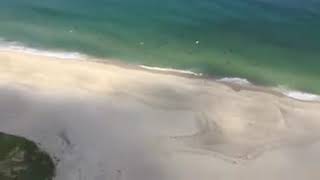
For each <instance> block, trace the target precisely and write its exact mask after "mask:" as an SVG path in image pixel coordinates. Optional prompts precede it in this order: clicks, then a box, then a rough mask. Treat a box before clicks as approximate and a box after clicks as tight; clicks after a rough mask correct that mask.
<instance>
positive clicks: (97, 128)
mask: <svg viewBox="0 0 320 180" xmlns="http://www.w3.org/2000/svg"><path fill="white" fill-rule="evenodd" d="M0 59H1V61H0V85H1V88H0V103H1V104H0V117H1V121H0V131H2V132H6V133H10V134H15V135H20V136H24V137H27V138H29V139H31V140H33V141H35V142H38V143H40V144H41V146H42V147H43V149H45V150H47V151H48V152H49V153H50V154H51V155H52V156H55V157H56V158H57V163H58V166H57V177H56V180H85V179H90V180H100V179H101V180H105V179H116V180H118V179H121V180H122V179H123V180H126V179H128V180H194V179H201V180H212V179H223V180H233V179H244V180H247V179H254V180H257V179H259V180H260V179H261V180H264V179H265V180H269V179H274V180H277V179H279V180H280V179H281V180H283V179H296V180H300V179H317V178H319V177H320V173H319V171H318V167H319V165H320V158H319V156H318V152H319V151H320V143H318V140H319V138H320V131H319V130H320V111H319V109H320V104H319V103H315V102H313V103H311V102H302V101H297V100H294V99H290V98H288V97H285V96H281V95H279V94H278V93H275V92H273V91H272V90H270V89H267V88H265V89H263V88H262V87H250V88H248V87H241V86H235V85H233V86H230V85H228V84H223V83H219V82H216V81H212V80H208V79H200V78H188V77H183V76H177V75H174V74H164V73H155V72H150V71H145V70H141V69H139V68H127V67H125V66H119V65H117V64H102V63H98V62H91V61H85V60H64V59H58V58H49V57H44V56H38V55H30V54H25V53H21V52H13V51H11V52H9V51H0Z"/></svg>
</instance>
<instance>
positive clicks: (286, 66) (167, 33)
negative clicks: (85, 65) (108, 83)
mask: <svg viewBox="0 0 320 180" xmlns="http://www.w3.org/2000/svg"><path fill="white" fill-rule="evenodd" d="M0 37H1V38H3V39H5V40H7V41H17V42H21V43H23V44H25V45H27V46H31V47H34V48H41V49H50V50H63V51H76V52H81V53H84V54H88V55H92V56H98V57H105V58H115V59H119V60H122V61H125V62H129V63H135V64H145V65H149V66H160V67H171V68H178V69H188V70H192V71H196V72H202V73H204V74H208V75H213V76H221V77H224V76H228V77H231V76H232V77H234V76H235V77H242V78H247V79H249V80H251V81H252V82H255V83H260V84H265V85H271V86H277V85H283V86H286V87H288V88H291V89H297V90H302V91H307V92H312V93H318V94H320V70H319V67H320V0H162V1H159V0H1V2H0ZM196 42H198V43H196Z"/></svg>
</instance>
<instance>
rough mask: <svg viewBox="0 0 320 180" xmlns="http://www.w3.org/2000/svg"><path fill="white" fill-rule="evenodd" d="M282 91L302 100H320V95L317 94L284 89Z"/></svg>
mask: <svg viewBox="0 0 320 180" xmlns="http://www.w3.org/2000/svg"><path fill="white" fill-rule="evenodd" d="M282 93H283V94H284V95H286V96H288V97H291V98H293V99H297V100H301V101H319V102H320V96H319V95H316V94H311V93H305V92H300V91H282Z"/></svg>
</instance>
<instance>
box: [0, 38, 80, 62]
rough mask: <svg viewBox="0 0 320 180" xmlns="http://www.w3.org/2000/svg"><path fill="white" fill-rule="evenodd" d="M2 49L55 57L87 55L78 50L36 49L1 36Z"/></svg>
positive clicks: (67, 57) (64, 57) (0, 48)
mask: <svg viewBox="0 0 320 180" xmlns="http://www.w3.org/2000/svg"><path fill="white" fill-rule="evenodd" d="M0 51H15V52H23V53H27V54H32V55H41V56H47V57H54V58H60V59H83V58H84V57H85V55H83V54H80V53H78V52H62V51H48V50H41V49H34V48H29V47H26V46H24V45H23V44H21V43H17V42H6V41H5V40H3V39H1V38H0Z"/></svg>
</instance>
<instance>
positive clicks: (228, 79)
mask: <svg viewBox="0 0 320 180" xmlns="http://www.w3.org/2000/svg"><path fill="white" fill-rule="evenodd" d="M217 81H218V82H227V83H233V84H239V85H250V84H251V82H250V81H248V80H247V79H244V78H238V77H225V78H221V79H218V80H217Z"/></svg>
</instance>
